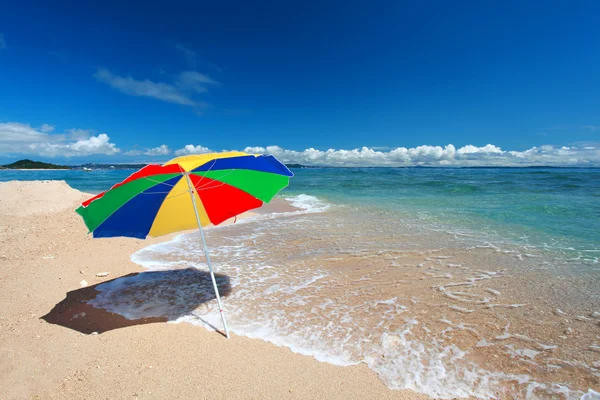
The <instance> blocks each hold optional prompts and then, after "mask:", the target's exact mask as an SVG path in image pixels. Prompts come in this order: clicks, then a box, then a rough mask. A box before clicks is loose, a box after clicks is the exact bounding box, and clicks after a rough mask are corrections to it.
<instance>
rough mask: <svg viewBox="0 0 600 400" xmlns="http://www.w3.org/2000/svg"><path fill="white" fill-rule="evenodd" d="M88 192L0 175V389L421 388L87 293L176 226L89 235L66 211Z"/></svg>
mask: <svg viewBox="0 0 600 400" xmlns="http://www.w3.org/2000/svg"><path fill="white" fill-rule="evenodd" d="M88 197H89V196H87V195H84V194H82V193H80V192H78V191H76V190H74V189H72V188H70V187H69V186H68V185H66V184H65V183H64V182H8V183H0V304H2V308H1V310H0V398H2V399H5V398H6V399H23V398H41V399H46V398H49V399H53V398H72V399H84V398H85V399H97V398H214V399H221V398H260V399H268V398H272V399H281V398H290V399H294V398H297V399H300V398H302V399H304V398H330V399H366V398H373V399H375V398H377V399H417V398H425V397H424V396H421V395H418V394H415V393H414V392H410V391H395V390H390V389H388V388H387V387H386V386H385V385H384V384H383V382H382V381H381V380H379V379H378V378H377V376H376V375H375V373H373V372H372V371H371V370H370V369H369V368H367V366H365V365H358V366H351V367H337V366H334V365H330V364H327V363H320V362H318V361H316V360H315V359H314V358H312V357H306V356H302V355H298V354H294V353H292V352H291V351H289V350H288V349H286V348H282V347H276V346H274V345H272V344H269V343H266V342H263V341H261V340H257V339H248V338H245V337H240V336H236V335H233V336H232V339H231V340H226V339H224V338H223V337H222V336H221V335H219V334H218V333H215V332H210V331H206V330H203V329H199V328H198V327H195V326H193V325H190V324H170V323H166V322H164V319H160V318H145V319H142V320H138V321H129V320H126V319H124V318H123V317H121V316H118V315H115V314H112V313H109V312H106V311H102V310H98V309H94V308H93V307H91V306H89V305H87V304H86V303H87V301H89V300H90V299H93V298H94V297H95V296H96V295H97V290H95V288H94V286H95V285H97V284H99V283H102V282H105V281H110V280H113V279H115V278H119V277H122V276H125V275H129V274H134V273H140V272H142V268H141V267H140V266H139V265H137V264H134V263H133V262H131V261H130V256H131V254H132V253H133V252H135V251H137V250H139V249H141V248H143V247H145V246H147V245H149V244H151V243H158V242H161V241H165V240H168V239H169V238H171V237H172V236H167V237H163V238H158V239H149V240H145V241H142V240H137V239H126V238H114V239H92V238H91V236H89V235H87V234H86V231H87V230H86V228H85V226H84V224H83V222H82V221H81V219H80V217H79V216H78V215H77V214H75V212H74V211H73V210H74V208H75V207H76V206H77V204H78V202H80V201H82V200H85V199H86V198H88ZM102 272H108V273H109V274H108V275H107V276H102V277H97V276H96V274H98V273H102ZM82 281H85V282H82ZM84 284H86V285H85V287H82V286H83V285H84ZM225 301H227V300H226V298H225ZM44 318H45V319H44ZM86 318H89V321H88V320H86ZM48 321H50V322H48ZM90 331H91V333H90ZM94 332H98V333H97V334H94Z"/></svg>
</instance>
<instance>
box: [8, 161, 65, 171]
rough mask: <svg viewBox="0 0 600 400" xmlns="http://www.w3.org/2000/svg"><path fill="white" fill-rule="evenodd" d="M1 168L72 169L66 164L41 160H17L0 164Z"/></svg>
mask: <svg viewBox="0 0 600 400" xmlns="http://www.w3.org/2000/svg"><path fill="white" fill-rule="evenodd" d="M0 168H2V169H73V167H69V166H68V165H56V164H50V163H45V162H41V161H31V160H19V161H16V162H14V163H12V164H6V165H2V166H0Z"/></svg>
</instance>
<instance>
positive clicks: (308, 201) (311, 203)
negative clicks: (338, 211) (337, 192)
mask: <svg viewBox="0 0 600 400" xmlns="http://www.w3.org/2000/svg"><path fill="white" fill-rule="evenodd" d="M285 200H287V201H289V202H290V204H291V205H292V206H294V207H296V208H300V209H301V210H304V211H307V212H323V211H326V210H328V209H329V208H330V205H329V204H327V203H326V202H324V201H322V200H320V199H318V198H317V197H315V196H311V195H308V194H299V195H297V196H293V197H286V198H285Z"/></svg>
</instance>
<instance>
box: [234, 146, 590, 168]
mask: <svg viewBox="0 0 600 400" xmlns="http://www.w3.org/2000/svg"><path fill="white" fill-rule="evenodd" d="M243 151H245V152H247V153H254V154H272V155H274V156H275V157H277V158H278V159H279V160H281V161H282V162H285V163H290V164H291V163H293V164H303V165H314V166H337V167H360V166H388V167H404V166H455V167H469V166H471V167H477V166H531V165H551V166H570V165H572V166H600V148H599V147H598V146H590V145H586V146H584V147H576V146H571V147H566V146H562V147H554V146H548V145H546V146H540V147H532V148H531V149H528V150H524V151H505V150H502V149H501V148H500V147H498V146H495V145H493V144H488V145H485V146H482V147H477V146H474V145H466V146H463V147H461V148H459V149H456V147H455V146H454V145H452V144H448V145H447V146H444V147H441V146H428V145H424V146H417V147H413V148H406V147H398V148H395V149H391V150H389V151H378V150H375V149H372V148H369V147H362V148H358V149H353V150H344V149H339V150H336V149H329V150H317V149H314V148H309V149H306V150H304V151H296V150H287V149H283V148H281V147H279V146H267V147H266V148H264V147H246V148H245V149H244V150H243Z"/></svg>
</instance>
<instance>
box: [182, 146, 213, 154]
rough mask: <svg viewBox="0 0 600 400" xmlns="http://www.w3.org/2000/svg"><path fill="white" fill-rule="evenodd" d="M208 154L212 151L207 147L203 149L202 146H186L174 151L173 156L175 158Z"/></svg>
mask: <svg viewBox="0 0 600 400" xmlns="http://www.w3.org/2000/svg"><path fill="white" fill-rule="evenodd" d="M210 152H212V150H211V149H209V148H208V147H204V146H200V145H198V146H194V145H193V144H188V145H186V146H185V147H184V148H182V149H179V150H175V155H176V156H185V155H189V154H202V153H210Z"/></svg>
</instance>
